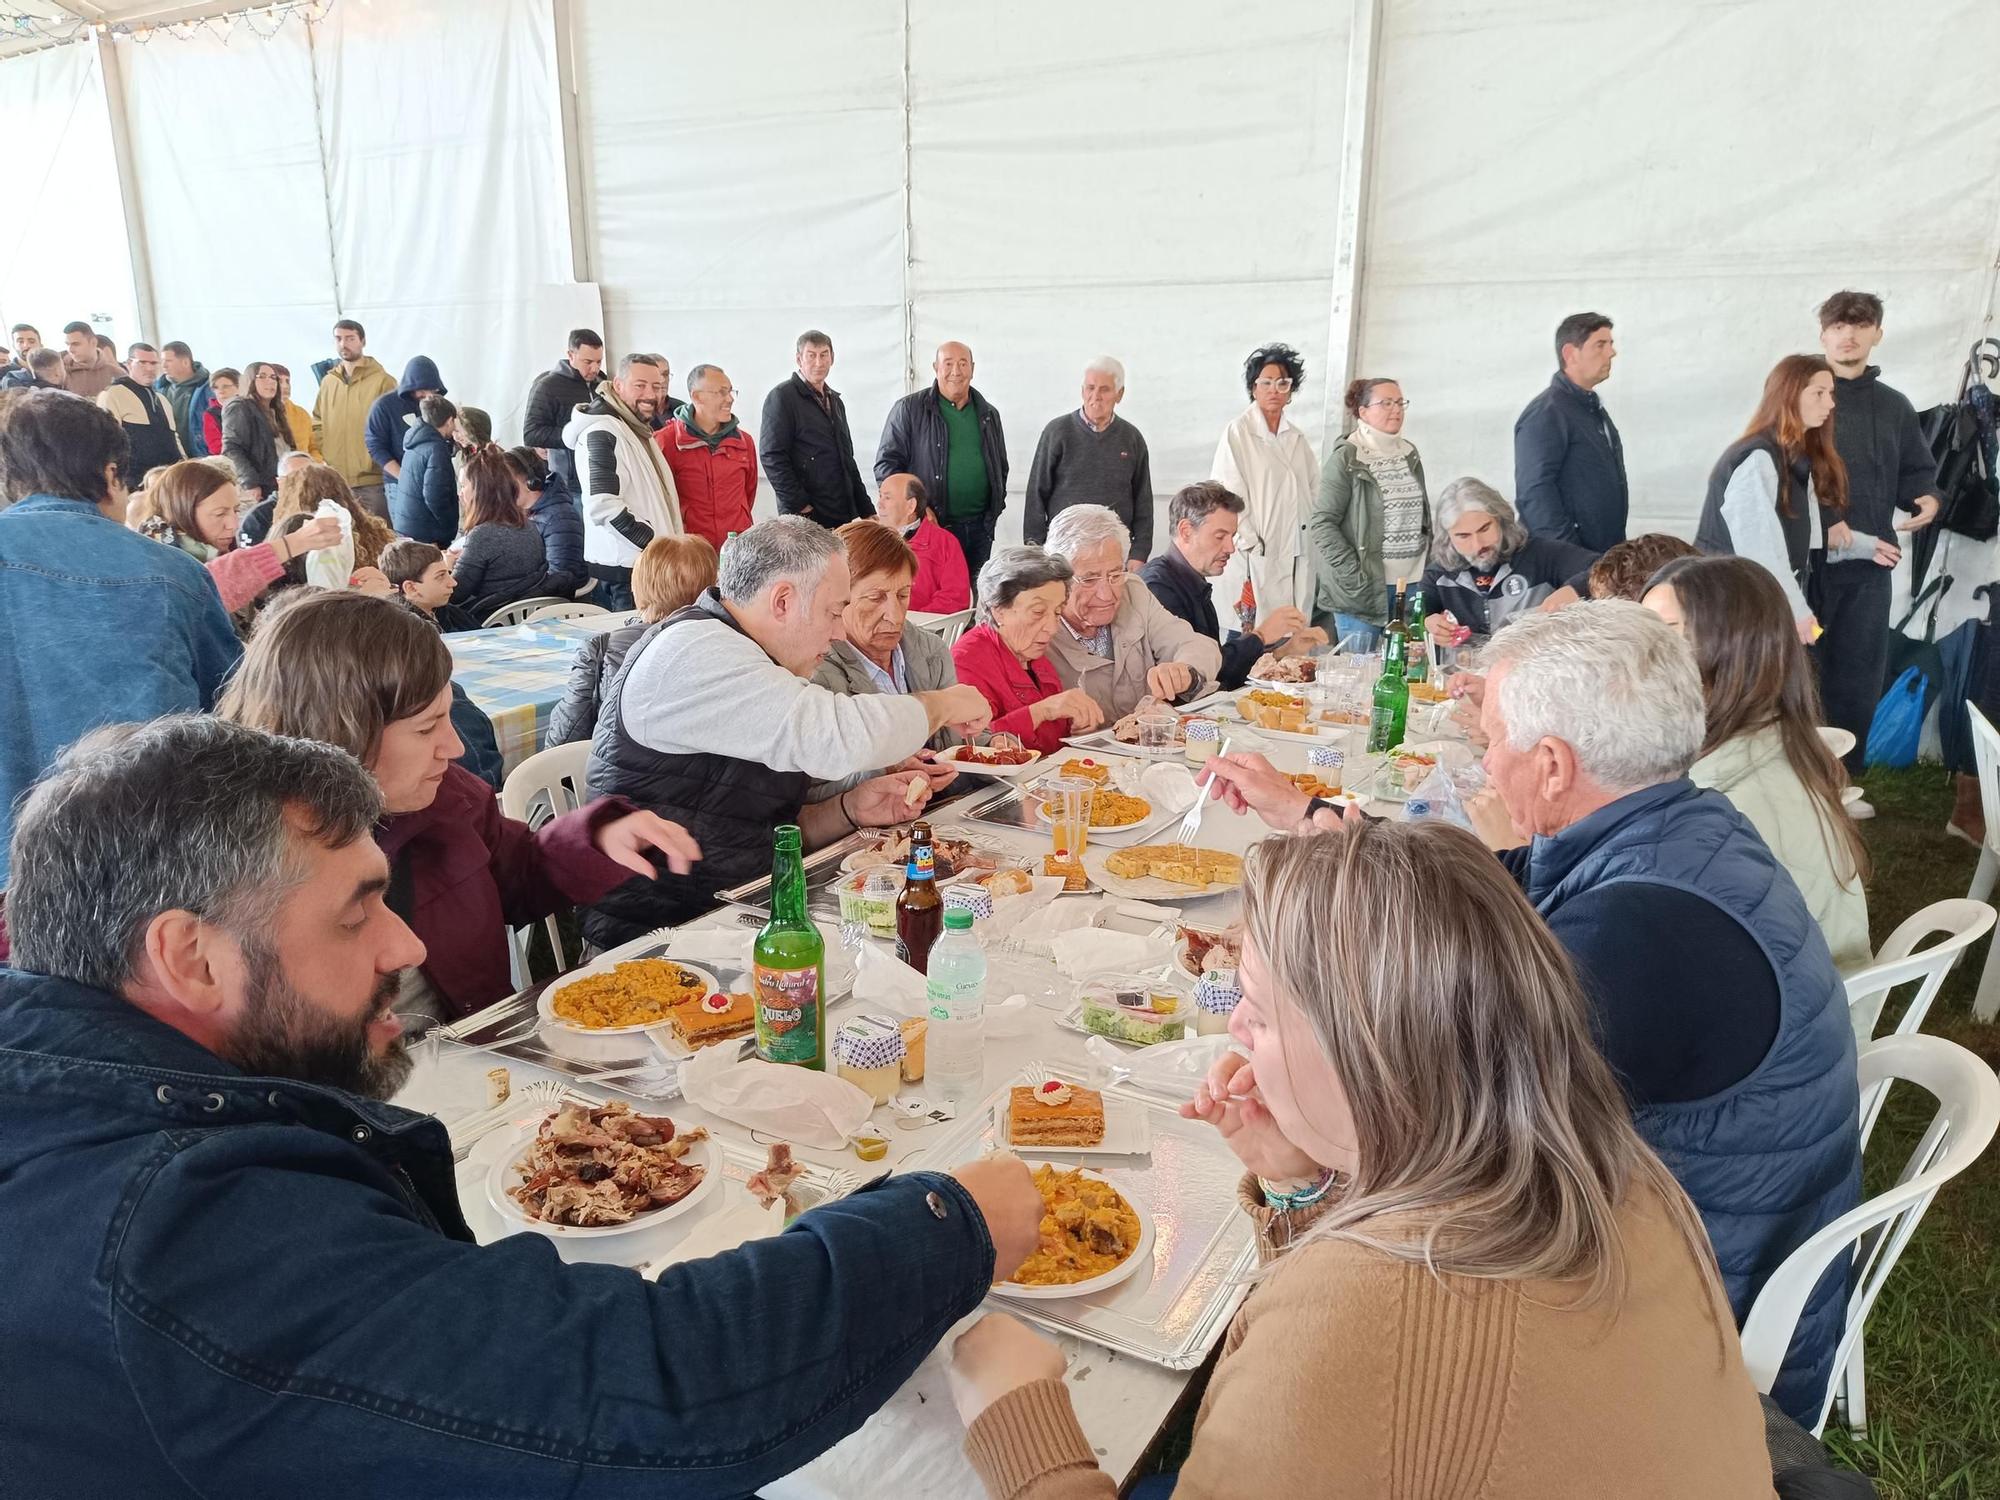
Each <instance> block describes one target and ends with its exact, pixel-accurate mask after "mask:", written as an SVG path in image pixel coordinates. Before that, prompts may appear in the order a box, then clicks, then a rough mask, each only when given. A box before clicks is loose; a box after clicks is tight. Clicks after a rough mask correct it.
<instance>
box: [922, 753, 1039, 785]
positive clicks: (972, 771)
mask: <svg viewBox="0 0 2000 1500" xmlns="http://www.w3.org/2000/svg"><path fill="white" fill-rule="evenodd" d="M964 748H965V746H963V745H953V746H952V747H951V748H950V749H949V750H940V751H938V753H937V759H938V764H940V765H946V766H956V767H957V768H958V771H959V774H960V775H962V776H991V777H994V778H996V779H998V780H1002V781H1011V780H1012V779H1013V778H1015V777H1016V776H1026V775H1029V774H1032V773H1034V772H1036V771H1038V770H1041V769H1043V768H1044V763H1045V762H1046V760H1047V757H1046V756H1044V755H1043V754H1042V752H1041V751H1039V750H1032V751H1029V754H1031V755H1032V756H1034V759H1033V760H1024V761H1022V762H1021V763H1020V764H1019V765H1018V766H982V765H980V764H979V763H978V762H977V761H966V760H960V759H959V758H958V753H959V751H961V750H963V749H964Z"/></svg>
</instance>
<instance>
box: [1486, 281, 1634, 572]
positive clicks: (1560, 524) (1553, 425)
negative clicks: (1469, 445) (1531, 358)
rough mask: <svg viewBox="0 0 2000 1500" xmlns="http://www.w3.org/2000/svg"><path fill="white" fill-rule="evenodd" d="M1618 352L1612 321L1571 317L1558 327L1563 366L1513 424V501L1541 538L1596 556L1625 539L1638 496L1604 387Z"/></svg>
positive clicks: (1600, 315) (1586, 315) (1559, 361)
mask: <svg viewBox="0 0 2000 1500" xmlns="http://www.w3.org/2000/svg"><path fill="white" fill-rule="evenodd" d="M1617 355H1618V350H1617V348H1616V347H1615V346H1614V345H1613V343H1612V341H1611V320H1610V319H1609V318H1607V317H1605V316H1604V314H1603V313H1571V314H1570V315H1569V316H1568V317H1566V318H1564V319H1563V320H1562V322H1560V323H1558V324H1557V325H1556V363H1557V364H1558V365H1559V366H1560V368H1559V369H1558V370H1557V371H1556V373H1555V374H1554V375H1553V376H1552V377H1550V379H1549V385H1548V389H1547V390H1545V391H1543V392H1542V393H1541V394H1540V395H1538V396H1536V397H1535V399H1534V400H1532V401H1530V402H1529V403H1528V404H1527V406H1526V407H1525V408H1524V409H1523V410H1522V412H1521V415H1520V417H1519V418H1518V419H1517V420H1516V421H1515V423H1514V499H1515V502H1516V503H1517V504H1519V506H1520V507H1521V519H1522V520H1523V521H1524V522H1526V523H1527V527H1528V530H1529V531H1531V532H1533V533H1534V534H1535V535H1536V536H1538V537H1543V538H1546V539H1548V540H1550V541H1556V542H1574V543H1576V544H1577V545H1578V546H1580V547H1588V548H1589V549H1590V550H1591V551H1592V552H1603V551H1604V550H1605V549H1606V548H1608V547H1611V546H1613V545H1614V544H1616V543H1618V542H1622V541H1624V540H1625V518H1626V515H1627V513H1628V512H1629V511H1630V509H1631V505H1632V496H1631V491H1630V489H1629V488H1628V487H1627V486H1626V483H1625V445H1624V444H1623V443H1622V442H1621V441H1620V440H1619V437H1618V429H1617V427H1616V426H1614V425H1613V424H1612V421H1611V413H1609V412H1608V411H1606V410H1605V409H1604V403H1603V402H1602V401H1600V400H1599V399H1598V397H1597V387H1598V386H1600V385H1602V384H1604V382H1605V381H1607V380H1609V379H1610V378H1611V361H1612V360H1613V359H1615V358H1616V357H1617Z"/></svg>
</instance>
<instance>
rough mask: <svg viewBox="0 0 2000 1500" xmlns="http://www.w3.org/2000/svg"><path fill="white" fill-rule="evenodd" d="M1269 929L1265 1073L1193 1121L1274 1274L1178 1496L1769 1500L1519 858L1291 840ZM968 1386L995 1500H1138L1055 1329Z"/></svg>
mask: <svg viewBox="0 0 2000 1500" xmlns="http://www.w3.org/2000/svg"><path fill="white" fill-rule="evenodd" d="M1244 915H1245V922H1246V925H1247V938H1246V941H1245V944H1244V954H1243V967H1242V979H1243V991H1244V998H1243V1002H1242V1004H1241V1005H1240V1006H1239V1007H1238V1009H1237V1011H1236V1015H1235V1018H1234V1020H1233V1021H1232V1022H1231V1025H1230V1032H1231V1034H1232V1035H1233V1036H1234V1037H1235V1038H1236V1040H1237V1041H1238V1042H1239V1043H1241V1044H1242V1045H1243V1047H1244V1048H1246V1049H1247V1051H1248V1053H1249V1056H1248V1057H1247V1058H1246V1057H1244V1056H1242V1055H1240V1054H1237V1053H1231V1054H1230V1055H1229V1056H1227V1057H1225V1058H1224V1059H1223V1060H1222V1062H1221V1063H1220V1064H1218V1066H1217V1067H1216V1069H1215V1071H1214V1072H1213V1073H1212V1074H1211V1075H1210V1078H1209V1080H1208V1082H1207V1083H1206V1084H1205V1085H1204V1086H1203V1087H1202V1089H1201V1090H1200V1091H1199V1092H1198V1093H1197V1095H1196V1098H1195V1101H1194V1102H1193V1103H1192V1104H1191V1105H1189V1106H1188V1107H1187V1109H1186V1110H1185V1111H1184V1112H1185V1113H1188V1114H1191V1115H1193V1116H1196V1117H1199V1118H1202V1119H1206V1120H1208V1121H1210V1122H1211V1123H1213V1124H1214V1125H1215V1126H1216V1127H1217V1129H1219V1130H1220V1131H1221V1132H1222V1134H1223V1136H1224V1137H1225V1138H1226V1139H1227V1140H1228V1142H1229V1144H1230V1146H1231V1148H1232V1149H1233V1150H1234V1151H1235V1152H1236V1154H1237V1156H1239V1157H1240V1158H1241V1159H1242V1161H1243V1163H1244V1165H1245V1166H1246V1167H1247V1168H1249V1171H1250V1174H1251V1175H1250V1176H1248V1177H1247V1178H1246V1179H1245V1180H1244V1183H1243V1186H1242V1188H1241V1198H1242V1202H1243V1205H1244V1208H1245V1210H1246V1212H1248V1213H1249V1214H1250V1215H1251V1217H1252V1218H1253V1219H1254V1220H1255V1221H1256V1224H1257V1230H1258V1234H1259V1237H1260V1240H1261V1243H1262V1246H1263V1250H1264V1258H1265V1262H1266V1265H1265V1269H1264V1271H1263V1272H1262V1273H1261V1274H1260V1278H1259V1282H1258V1284H1257V1286H1256V1287H1255V1288H1254V1289H1253V1290H1252V1292H1251V1294H1250V1297H1249V1300H1248V1301H1247V1302H1245V1304H1244V1306H1243V1310H1242V1312H1241V1313H1240V1314H1238V1316H1237V1319H1236V1322H1235V1324H1234V1326H1232V1327H1231V1329H1230V1331H1229V1334H1228V1338H1227V1340H1226V1342H1225V1344H1224V1346H1223V1352H1222V1356H1221V1359H1220V1361H1219V1362H1218V1363H1217V1365H1216V1368H1215V1373H1214V1377H1213V1379H1212V1380H1211V1381H1210V1384H1209V1387H1208V1393H1207V1396H1206V1398H1205V1399H1204V1401H1203V1403H1202V1409H1201V1414H1200V1417H1199V1419H1198V1420H1197V1423H1196V1426H1195V1433H1194V1447H1193V1451H1192V1452H1191V1453H1190V1454H1189V1456H1188V1460H1187V1464H1186V1466H1185V1467H1184V1468H1183V1469H1182V1471H1181V1474H1180V1478H1179V1483H1178V1486H1177V1488H1176V1489H1175V1491H1174V1493H1175V1495H1176V1497H1177V1500H1207V1497H1211V1496H1225V1495H1226V1496H1242V1495H1252V1494H1254V1495H1274V1496H1285V1497H1300V1500H1302V1497H1306V1496H1312V1497H1314V1500H1320V1497H1345V1496H1356V1497H1359V1496H1368V1497H1408V1500H1447V1497H1448V1500H1475V1497H1477V1500H1531V1497H1532V1500H1553V1497H1569V1496H1573V1497H1577V1500H1584V1497H1589V1500H1602V1497H1604V1496H1608V1495H1616V1496H1619V1497H1621V1500H1638V1497H1660V1500H1666V1497H1676V1500H1678V1497H1686V1500H1697V1497H1698V1500H1729V1497H1739V1496H1742V1497H1749V1496H1756V1497H1763V1500H1768V1497H1769V1496H1770V1495H1771V1494H1772V1486H1771V1469H1770V1462H1769V1459H1768V1457H1767V1456H1766V1452H1765V1447H1764V1437H1763V1421H1762V1416H1761V1413H1760V1410H1759V1407H1758V1402H1757V1396H1756V1392H1755V1391H1754V1390H1753V1389H1752V1388H1751V1384H1750V1379H1749V1376H1748V1375H1747V1374H1746V1373H1745V1371H1744V1368H1743V1356H1742V1351H1741V1349H1740V1348H1739V1346H1738V1344H1737V1340H1736V1331H1735V1326H1734V1323H1733V1322H1732V1320H1731V1318H1730V1313H1729V1304H1728V1303H1727V1301H1725V1300H1724V1298H1723V1296H1722V1292H1721V1288H1720V1286H1719V1284H1718V1282H1717V1280H1716V1275H1715V1269H1714V1264H1713V1261H1712V1259H1711V1257H1710V1254H1709V1249H1708V1243H1707V1241H1706V1239H1705V1238H1704V1237H1703V1234H1702V1229H1701V1224H1700V1221H1699V1220H1698V1219H1697V1218H1696V1217H1695V1213H1694V1210H1693V1208H1692V1207H1691V1206H1690V1204H1689V1203H1688V1201H1687V1199H1686V1197H1685V1196H1684V1195H1683V1194H1682V1192H1681V1190H1680V1188H1679V1187H1678V1186H1677V1185H1676V1184H1675V1182H1674V1180H1673V1178H1672V1177H1671V1176H1670V1175H1669V1174H1668V1173H1667V1171H1666V1169H1665V1168H1664V1167H1663V1166H1661V1164H1660V1162H1659V1160H1658V1159H1657V1158H1656V1157H1654V1156H1653V1154H1652V1153H1651V1152H1650V1151H1649V1150H1647V1148H1646V1147H1645V1145H1644V1144H1642V1143H1641V1141H1640V1140H1639V1138H1638V1136H1637V1135H1636V1134H1635V1133H1634V1132H1633V1129H1632V1125H1631V1120H1630V1115H1629V1112H1628V1110H1627V1108H1626V1105H1625V1101H1624V1099H1623V1098H1622V1096H1621V1095H1620V1093H1619V1089H1618V1085H1617V1083H1616V1081H1615V1080H1614V1079H1613V1076H1612V1074H1611V1071H1610V1068H1609V1067H1608V1065H1607V1064H1606V1063H1605V1062H1604V1060H1603V1058H1602V1057H1601V1056H1600V1055H1599V1054H1598V1051H1597V1049H1596V1046H1595V1045H1594V1043H1593V1042H1592V1039H1591V1033H1590V1023H1589V1020H1588V1011H1587V1009H1586V1007H1585V1002H1584V1000H1583V997H1582V995H1581V994H1580V992H1579V990H1578V987H1577V981H1576V978H1575V975H1574V972H1573V971H1572V969H1571V967H1570V964H1569V961H1568V959H1567V958H1566V957H1565V956H1564V954H1563V951H1562V949H1561V947H1560V946H1559V945H1558V944H1557V943H1556V941H1555V940H1554V939H1553V938H1552V937H1551V936H1550V935H1549V932H1548V930H1547V928H1545V927H1544V926H1543V925H1542V923H1541V922H1540V921H1539V920H1538V919H1537V918H1536V916H1535V913H1534V911H1533V909H1532V908H1530V907H1529V905H1528V903H1527V901H1526V900H1525V899H1524V898H1523V897H1522V895H1521V893H1520V891H1519V890H1518V889H1516V887H1515V886H1514V884H1513V882H1512V881H1511V880H1509V879H1508V877H1507V875H1506V873H1505V871H1504V870H1502V869H1501V867H1500V866H1499V865H1498V864H1496V863H1495V862H1494V860H1493V857H1492V855H1490V854H1488V853H1487V852H1486V850H1485V849H1484V848H1483V847H1481V845H1480V844H1479V842H1478V841H1477V840H1476V839H1474V838H1473V837H1472V835H1470V834H1469V833H1465V832H1463V831H1461V830H1458V829H1455V828H1451V827H1448V826H1446V825H1444V824H1441V823H1436V822H1421V823H1412V824H1397V823H1388V822H1380V823H1365V824H1358V825H1349V826H1347V827H1344V828H1343V829H1341V830H1340V831H1338V832H1333V833H1325V834H1317V835H1313V836H1309V837H1303V838H1274V839H1270V840H1267V841H1266V842H1265V843H1264V844H1263V845H1262V846H1261V847H1259V848H1258V849H1257V850H1255V851H1254V852H1253V853H1252V854H1251V856H1250V859H1249V864H1248V869H1247V872H1246V882H1245V886H1244ZM952 1375H953V1381H954V1393H955V1395H956V1397H957V1400H958V1404H959V1409H960V1411H961V1413H962V1414H963V1415H964V1416H965V1418H966V1420H967V1423H968V1426H969V1428H970V1431H969V1433H968V1435H967V1451H968V1454H969V1456H970V1457H971V1459H972V1462H973V1465H974V1466H975V1467H976V1468H977V1469H978V1471H979V1473H980V1475H981V1477H982V1478H983V1479H984V1481H985V1483H986V1487H987V1490H988V1492H989V1493H990V1494H991V1495H993V1496H995V1497H1000V1500H1105V1497H1110V1496H1112V1495H1114V1494H1115V1493H1116V1486H1115V1485H1114V1484H1113V1482H1112V1480H1111V1479H1110V1477H1109V1476H1107V1475H1105V1474H1104V1473H1102V1472H1101V1471H1100V1470H1099V1469H1098V1468H1097V1465H1096V1460H1095V1458H1094V1457H1093V1455H1092V1452H1091V1446H1090V1441H1089V1439H1088V1437H1086V1436H1085V1434H1084V1433H1083V1431H1082V1430H1081V1428H1080V1427H1079V1426H1078V1425H1077V1421H1076V1417H1075V1414H1074V1412H1073V1411H1072V1409H1071V1407H1070V1402H1069V1395H1068V1392H1067V1390H1066V1389H1065V1388H1064V1386H1063V1383H1062V1376H1063V1358H1062V1355H1061V1353H1060V1352H1059V1351H1058V1350H1057V1348H1056V1346H1055V1345H1053V1344H1052V1343H1050V1342H1049V1341H1048V1340H1046V1339H1045V1338H1043V1337H1042V1336H1041V1335H1040V1334H1037V1333H1034V1332H1031V1331H1030V1330H1028V1329H1027V1328H1026V1327H1024V1326H1023V1325H1022V1324H1020V1323H1017V1322H1015V1321H1014V1320H1012V1319H1009V1318H1006V1317H1003V1316H997V1315H996V1316H991V1317H988V1318H986V1319H984V1320H983V1321H981V1322H980V1323H978V1324H976V1325H975V1326H974V1327H973V1328H972V1329H970V1330H969V1331H968V1332H967V1333H966V1334H965V1335H964V1336H963V1337H961V1338H960V1340H959V1341H958V1344H957V1346H956V1349H955V1351H954V1356H953V1368H952Z"/></svg>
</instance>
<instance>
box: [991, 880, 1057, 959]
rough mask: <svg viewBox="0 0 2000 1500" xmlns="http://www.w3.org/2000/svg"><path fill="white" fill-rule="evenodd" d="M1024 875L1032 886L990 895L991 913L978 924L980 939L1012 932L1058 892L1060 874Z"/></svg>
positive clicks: (999, 938)
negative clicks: (1014, 891)
mask: <svg viewBox="0 0 2000 1500" xmlns="http://www.w3.org/2000/svg"><path fill="white" fill-rule="evenodd" d="M1028 878H1029V881H1030V882H1031V883H1032V885H1033V887H1034V888H1033V889H1032V890H1028V891H1023V892H1021V893H1019V894H1017V895H1011V896H995V897H994V898H993V915H992V916H990V917H988V918H987V919H986V920H985V921H984V922H983V923H981V924H980V928H979V935H980V937H981V939H982V940H983V941H985V942H988V943H997V942H1000V941H1002V940H1004V939H1006V938H1010V937H1014V936H1016V935H1017V934H1018V933H1019V932H1020V930H1021V926H1022V924H1023V923H1025V922H1027V921H1028V920H1030V919H1031V918H1032V917H1033V916H1034V914H1035V913H1036V912H1038V911H1041V910H1043V909H1044V908H1046V907H1047V906H1048V905H1049V904H1050V903H1051V902H1053V901H1054V900H1055V899H1056V897H1058V896H1060V895H1061V894H1062V891H1063V885H1064V881H1063V878H1062V877H1061V876H1060V875H1031V876H1029V877H1028Z"/></svg>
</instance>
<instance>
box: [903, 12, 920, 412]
mask: <svg viewBox="0 0 2000 1500" xmlns="http://www.w3.org/2000/svg"><path fill="white" fill-rule="evenodd" d="M910 87H911V81H910V0H903V388H904V389H905V390H908V389H910V388H911V387H912V386H914V385H915V384H916V380H917V321H916V312H915V306H914V298H915V295H916V254H917V249H916V236H915V226H914V223H913V220H912V218H911V207H910V196H911V195H910V162H911V149H910Z"/></svg>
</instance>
